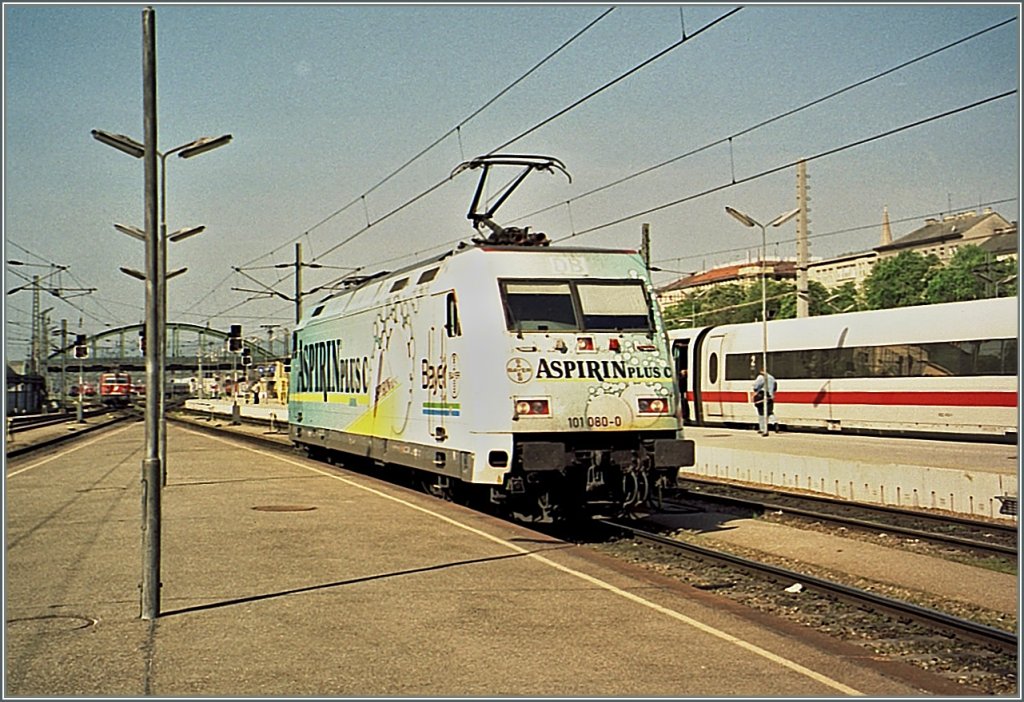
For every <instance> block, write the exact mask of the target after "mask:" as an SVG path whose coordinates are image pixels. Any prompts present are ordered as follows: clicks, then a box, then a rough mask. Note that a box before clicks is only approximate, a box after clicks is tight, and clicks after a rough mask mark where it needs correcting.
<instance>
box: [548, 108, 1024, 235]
mask: <svg viewBox="0 0 1024 702" xmlns="http://www.w3.org/2000/svg"><path fill="white" fill-rule="evenodd" d="M1016 94H1017V90H1016V89H1014V90H1008V91H1006V92H1003V93H999V94H998V95H992V96H990V97H987V98H983V99H981V100H976V101H975V102H972V103H969V104H967V105H962V106H960V107H957V108H954V109H951V110H946V111H944V112H940V113H938V114H935V115H932V116H930V117H925V118H923V119H919V120H916V121H914V122H910V123H908V124H904V125H901V126H899V127H895V128H893V129H888V130H886V131H884V132H880V133H878V134H875V135H872V136H869V137H864V138H862V139H856V140H854V141H851V142H849V143H846V144H843V145H841V146H836V147H833V148H831V149H826V150H824V151H821V152H819V153H816V154H813V155H811V156H805V157H801V158H798V159H796V160H793V161H787V162H786V163H784V164H781V165H778V166H774V167H772V168H768V169H765V170H763V171H760V172H758V173H754V174H752V175H749V176H746V177H743V178H738V179H737V178H735V177H733V178H732V179H731V180H730V181H729V182H726V183H721V184H719V185H716V186H713V187H711V188H707V189H705V190H702V191H700V192H696V193H693V194H691V195H687V196H686V197H681V198H678V199H675V200H671V201H669V202H666V203H663V204H661V205H656V206H655V207H649V208H647V209H645V210H641V211H639V212H634V213H632V214H629V215H625V216H623V217H619V218H617V219H614V220H611V221H609V222H605V223H603V224H598V225H595V226H593V227H589V228H587V229H582V230H580V231H578V232H575V233H574V234H569V235H567V236H564V237H562V238H560V239H556V240H555V242H556V243H557V242H561V241H565V240H567V239H572V238H575V237H578V236H583V235H585V234H591V233H593V232H596V231H600V230H602V229H607V228H608V227H613V226H615V225H617V224H622V223H623V222H628V221H630V220H633V219H637V218H638V217H644V216H646V215H649V214H653V213H654V212H659V211H661V210H665V209H668V208H670V207H675V206H676V205H681V204H683V203H684V202H690V201H691V200H696V199H697V198H701V197H706V196H708V195H711V194H712V193H717V192H721V191H723V190H726V189H728V188H732V187H734V186H736V185H741V184H743V183H749V182H751V181H754V180H758V179H760V178H764V177H766V176H769V175H772V174H774V173H778V172H780V171H784V170H787V169H789V168H794V167H795V166H796V165H797V164H798V163H800V162H801V161H804V162H808V163H809V162H811V161H816V160H818V159H822V158H826V157H828V156H833V155H835V154H837V153H840V152H842V151H847V150H849V149H853V148H857V147H859V146H864V145H865V144H869V143H871V142H873V141H878V140H879V139H884V138H886V137H890V136H892V135H894V134H899V133H900V132H904V131H906V130H908V129H913V128H915V127H920V126H921V125H924V124H928V123H929V122H934V121H936V120H940V119H945V118H946V117H950V116H952V115H956V114H960V113H961V112H966V111H968V110H972V109H974V108H976V107H981V106H982V105H987V104H988V103H990V102H994V101H996V100H1002V99H1003V98H1007V97H1009V96H1011V95H1016Z"/></svg>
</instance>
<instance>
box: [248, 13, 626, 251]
mask: <svg viewBox="0 0 1024 702" xmlns="http://www.w3.org/2000/svg"><path fill="white" fill-rule="evenodd" d="M615 9H616V8H615V7H610V8H608V9H606V10H605V11H604V12H602V13H601V14H600V15H598V16H597V17H596V18H594V19H593V20H591V21H590V22H588V23H587V24H586V25H585V26H584V27H583V28H582V29H580V30H578V31H577V32H576V33H575V34H573V35H572V36H571V37H569V38H568V39H566V40H565V41H564V42H562V44H561V45H559V46H558V48H556V49H554V50H553V51H551V52H550V53H549V54H548V55H547V56H545V57H544V58H542V59H541V60H540V61H538V62H537V63H536V64H534V65H533V66H532V67H531V68H530V69H529V70H528V71H526V72H525V73H523V74H522V75H521V76H519V77H518V78H516V79H515V80H513V81H512V82H511V83H509V84H508V85H507V86H505V87H504V88H502V89H501V90H500V91H498V92H497V93H496V94H495V95H494V96H493V97H491V98H490V99H488V100H487V101H485V102H484V103H483V104H482V105H480V106H479V107H477V108H476V109H475V110H474V111H473V112H472V113H470V114H469V116H467V117H464V118H463V119H462V120H460V121H459V122H458V123H457V124H456V125H455V126H454V127H452V128H450V129H449V130H448V131H446V132H445V133H444V134H442V135H441V136H439V137H437V138H436V139H435V140H434V141H432V142H431V143H430V144H428V145H427V146H425V147H424V148H423V149H421V150H420V151H419V152H417V153H416V154H415V155H414V156H412V157H411V158H409V159H408V160H407V161H406V162H405V163H403V164H402V165H400V166H399V167H398V168H396V169H394V170H393V171H391V173H389V174H388V175H386V176H384V177H383V178H382V179H380V180H379V181H377V182H376V183H374V184H373V185H372V186H370V188H369V189H367V190H366V191H365V192H363V193H362V194H361V195H359V196H358V197H356V198H354V199H352V200H351V201H350V202H349V203H348V204H346V205H344V206H343V207H340V208H338V209H337V210H335V211H334V212H332V213H330V214H329V215H327V216H326V217H324V218H323V219H321V220H320V221H318V222H316V223H315V224H313V225H312V226H311V227H309V228H307V229H306V230H305V231H304V232H303V233H302V234H301V235H300V236H299V237H296V239H295V240H294V241H298V239H300V238H301V237H302V236H308V235H309V234H310V232H312V231H313V230H315V229H317V228H319V227H321V226H323V225H324V224H326V223H327V222H329V221H330V220H332V219H334V218H335V217H337V216H338V215H340V214H341V213H343V212H345V211H346V210H348V209H349V208H350V207H352V206H353V205H355V204H357V203H359V202H360V201H362V200H363V199H364V198H365V197H366V196H367V195H370V194H371V193H373V192H374V191H375V190H377V189H378V188H380V187H381V186H382V185H384V184H385V183H387V182H388V181H390V180H391V179H392V178H394V177H395V176H396V175H398V174H399V173H401V172H402V171H404V170H405V169H406V168H408V167H409V166H411V165H412V164H413V163H415V162H416V161H418V160H419V159H420V158H422V157H423V156H424V155H426V154H427V153H429V152H430V151H431V150H432V149H434V148H435V147H436V146H438V145H439V144H440V143H441V142H443V141H444V140H445V139H447V138H448V137H450V136H451V135H452V134H456V133H458V132H459V131H460V129H461V128H462V127H464V126H466V124H468V123H469V122H470V121H472V120H473V119H474V118H475V117H477V116H478V115H480V114H481V113H482V112H484V110H486V109H487V108H488V107H490V106H491V105H493V104H494V103H495V102H497V101H498V100H499V99H500V98H502V97H503V96H504V95H505V94H506V93H508V92H509V91H510V90H512V89H513V88H515V87H516V86H517V85H519V84H520V83H522V82H523V81H524V80H526V78H528V77H529V76H530V75H532V74H533V73H534V72H536V71H537V70H538V69H540V68H541V67H542V66H543V65H544V64H546V63H547V62H548V61H550V60H551V59H552V58H554V57H555V56H556V55H558V54H559V53H561V52H562V51H563V50H564V49H566V48H567V47H568V46H570V45H571V44H572V43H573V42H575V41H576V40H577V39H579V38H580V37H581V36H583V35H584V34H585V33H586V32H587V31H589V30H590V29H591V28H593V27H594V25H596V24H597V23H598V22H600V21H601V20H603V19H604V18H605V17H607V16H608V15H609V14H611V13H612V12H613V11H614V10H615ZM367 219H368V220H369V216H368V217H367ZM378 221H379V220H378ZM294 241H292V242H289V243H294ZM284 246H287V244H286V245H284ZM284 246H281V247H278V248H276V249H274V250H273V251H271V252H270V253H267V254H263V255H261V256H259V257H257V258H255V259H253V260H252V261H249V262H248V263H244V264H242V267H243V268H244V267H247V266H248V265H249V264H251V263H253V262H255V261H258V260H260V259H262V258H266V257H267V256H272V255H274V254H275V253H277V252H278V251H280V250H281V249H282V248H284Z"/></svg>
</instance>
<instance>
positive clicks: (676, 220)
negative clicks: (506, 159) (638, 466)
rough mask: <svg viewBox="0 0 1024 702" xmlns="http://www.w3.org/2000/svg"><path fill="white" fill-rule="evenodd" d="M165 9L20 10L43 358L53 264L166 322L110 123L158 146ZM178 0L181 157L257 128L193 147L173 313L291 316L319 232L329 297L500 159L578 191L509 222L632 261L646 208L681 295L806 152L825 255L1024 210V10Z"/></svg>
mask: <svg viewBox="0 0 1024 702" xmlns="http://www.w3.org/2000/svg"><path fill="white" fill-rule="evenodd" d="M144 7H145V5H135V4H102V5H81V4H74V5H70V4H69V5H54V4H18V3H5V5H4V16H3V32H4V58H3V78H4V101H3V112H4V124H3V130H4V134H3V141H4V173H3V190H4V220H3V221H4V224H3V227H4V259H5V261H7V262H8V263H7V264H6V265H5V268H4V283H5V290H6V291H8V294H7V295H5V299H4V307H5V309H4V312H5V314H4V319H5V322H4V353H5V357H6V358H7V359H8V360H23V359H24V358H25V357H26V356H27V354H28V348H29V342H28V340H29V336H30V330H31V310H32V292H31V290H29V289H26V288H24V287H22V286H25V285H26V282H28V281H31V279H32V276H34V275H39V276H41V277H42V279H43V283H42V285H43V286H44V290H45V291H47V292H44V293H43V296H42V298H43V299H42V301H41V302H42V304H41V307H42V309H46V308H48V307H52V310H51V311H50V313H49V318H50V324H51V326H53V327H55V328H59V324H60V320H61V319H67V320H68V329H69V330H70V331H71V332H78V331H81V332H83V333H86V334H90V335H91V334H96V333H100V332H102V331H104V330H107V329H111V328H116V327H120V326H122V325H128V324H136V323H138V322H141V321H142V320H143V319H144V316H145V295H144V292H145V291H144V287H145V286H144V284H143V283H141V282H139V281H137V280H135V279H133V278H130V277H128V276H126V275H124V274H123V273H121V272H120V271H119V268H120V267H129V268H134V269H137V270H145V258H144V245H143V243H142V242H140V241H137V240H135V239H132V238H130V237H128V236H125V235H124V234H121V233H119V232H118V231H116V230H115V229H114V228H113V224H114V223H122V224H128V225H133V226H137V227H140V228H141V227H143V226H144V216H145V205H144V202H145V201H144V194H145V190H144V171H143V160H142V159H133V158H132V157H130V156H128V155H126V154H124V153H121V152H119V151H117V150H115V149H113V148H110V147H109V146H106V145H104V144H102V143H100V142H98V141H96V140H94V139H93V138H92V137H91V135H90V133H91V130H93V129H100V130H103V131H107V132H112V133H116V134H124V135H127V136H130V137H131V138H133V139H135V140H136V141H140V142H141V141H143V140H144V133H143V70H142V15H143V9H144ZM151 7H153V8H154V10H155V18H156V22H155V26H156V43H157V51H156V56H157V99H158V110H157V123H158V132H159V133H158V140H157V144H158V146H157V149H158V151H160V152H163V153H166V152H169V151H171V150H172V149H175V148H176V147H178V146H181V145H184V144H187V143H189V142H191V141H193V140H195V139H197V138H200V137H203V136H219V135H222V134H231V135H232V140H231V142H230V143H229V144H228V145H226V146H223V147H221V148H218V149H216V150H214V151H210V152H207V153H204V154H201V155H199V156H196V157H194V158H190V159H180V158H178V157H177V156H170V157H168V158H167V183H166V186H167V187H166V192H167V199H166V212H167V228H168V231H169V232H173V231H175V230H178V229H181V228H184V227H191V226H198V225H203V226H205V227H206V230H205V231H204V232H203V233H202V234H201V235H199V236H194V237H191V238H189V239H186V240H183V241H181V242H177V243H171V244H169V246H168V270H175V269H178V268H181V267H187V268H188V271H187V273H185V274H184V275H181V276H178V277H176V278H173V279H171V280H170V281H168V285H167V294H168V302H167V307H168V321H170V322H187V323H191V324H198V325H207V324H208V325H209V326H211V327H213V328H216V329H220V330H222V331H227V329H228V328H229V326H230V325H231V324H242V325H243V333H244V334H245V335H246V336H248V335H257V334H258V335H260V336H263V335H265V333H266V328H265V327H264V326H263V325H281V326H280V327H278V329H279V330H287V329H288V328H289V327H290V326H291V325H292V324H293V321H294V314H295V311H294V310H295V306H294V303H293V302H292V301H291V298H294V292H295V280H294V276H293V268H292V267H285V268H280V267H277V266H280V265H281V264H291V263H293V262H294V259H295V244H296V242H300V243H301V244H302V251H303V259H304V261H305V262H306V263H315V264H319V265H320V266H321V267H320V268H305V269H304V270H303V290H304V292H309V291H312V290H313V289H314V288H317V287H319V286H323V285H325V284H328V283H330V282H332V281H334V280H336V279H338V278H339V277H341V276H344V275H346V274H351V273H352V271H353V270H354V269H357V272H358V273H373V272H376V271H379V270H384V269H389V270H394V269H395V268H398V267H401V266H404V265H408V264H411V263H415V262H416V261H417V260H418V259H423V258H426V257H429V256H434V255H438V254H440V253H442V252H443V251H445V250H446V249H450V248H452V247H453V246H455V245H456V244H457V243H458V242H460V241H468V240H469V239H471V238H472V237H473V236H475V235H476V232H475V231H474V230H473V228H472V226H471V223H470V221H469V220H468V219H467V218H466V213H467V210H468V208H469V204H470V200H471V198H472V195H473V192H474V189H475V188H476V185H477V179H478V175H479V171H476V170H474V171H467V172H463V173H461V174H459V175H457V176H456V177H454V178H449V175H450V174H451V172H452V170H453V169H454V168H455V167H456V166H457V165H458V164H460V163H461V162H463V161H466V160H468V159H471V158H474V157H476V156H479V155H482V154H486V153H489V152H492V151H494V150H495V149H499V147H500V149H499V152H500V153H515V154H540V155H546V156H553V157H555V158H557V159H559V160H561V161H562V162H563V163H564V164H565V166H566V169H567V170H568V172H569V174H570V175H571V178H572V179H571V182H570V181H569V180H568V179H567V178H566V177H565V176H563V175H561V174H558V173H556V174H548V173H541V172H534V173H532V174H530V176H529V177H528V178H527V179H526V181H525V183H524V184H523V186H522V187H521V188H520V189H519V190H517V191H516V192H515V193H514V194H513V195H512V196H511V198H510V199H509V200H508V201H507V202H506V203H505V204H504V205H503V206H502V208H501V209H500V210H499V211H498V213H497V214H496V217H495V219H496V220H497V221H498V222H500V223H501V224H505V225H510V224H514V225H516V226H529V227H530V228H531V230H532V231H539V232H544V233H546V234H547V235H548V236H549V238H551V239H552V240H554V241H555V242H557V243H559V244H560V245H571V246H598V247H615V248H622V247H628V248H638V247H639V245H640V240H641V227H642V224H644V223H647V224H649V226H650V232H651V259H652V265H654V266H655V267H657V268H660V269H662V270H661V271H659V272H657V273H655V277H654V280H655V283H656V285H662V284H666V283H668V282H671V281H672V280H674V279H676V278H678V277H680V275H681V274H682V273H685V272H691V271H700V270H706V269H708V268H712V267H715V266H718V265H724V264H727V263H731V262H735V261H740V260H756V258H757V256H758V249H759V247H760V244H761V241H760V239H761V237H760V230H759V229H748V228H745V227H743V226H742V225H740V223H739V222H737V221H736V220H734V219H732V218H730V217H729V216H728V215H727V214H726V213H725V207H726V206H731V207H734V208H736V209H738V210H740V211H742V212H744V213H746V214H748V215H749V216H751V217H752V218H754V219H755V220H757V221H759V222H764V223H767V222H769V221H770V220H771V219H773V218H774V217H775V216H776V215H778V214H781V213H783V212H787V211H789V210H791V209H793V208H794V207H796V206H797V202H796V168H795V167H794V166H793V164H795V163H796V162H797V161H798V160H800V159H805V160H806V162H807V173H808V176H809V184H810V214H809V233H810V255H811V257H812V258H813V259H823V258H829V257H832V256H837V255H840V254H844V253H849V252H854V251H862V250H866V249H870V248H871V247H873V246H876V245H878V244H879V243H880V237H881V222H882V216H883V215H882V213H883V209H887V210H888V215H889V219H890V222H891V227H892V232H893V236H894V237H899V236H902V235H905V234H908V233H910V232H911V231H913V230H914V229H917V228H918V227H920V226H922V225H923V223H924V219H925V218H926V217H933V216H936V215H938V214H943V213H950V212H959V211H964V210H969V209H977V208H979V207H986V206H987V207H991V208H992V209H993V210H994V211H996V212H998V213H999V214H1001V215H1002V216H1003V217H1005V218H1006V219H1007V220H1010V221H1018V220H1019V207H1020V203H1019V193H1020V128H1021V122H1020V97H1019V93H1018V92H1017V91H1018V88H1019V86H1020V65H1021V64H1020V21H1019V13H1020V5H1019V4H1018V3H1014V4H987V5H986V4H965V5H937V4H924V5H909V4H891V5H854V4H833V5H807V4H802V3H801V4H795V5H766V4H752V5H746V6H743V7H742V8H741V7H740V6H738V5H724V4H723V5H675V4H647V5H635V4H622V5H617V6H612V5H598V4H582V3H572V4H555V3H551V4H506V5H493V4H481V5H473V4H459V5H444V4H434V5H419V4H403V5H395V4H392V5H389V4H378V5H364V4H309V5H273V4H260V5H242V4H239V5H211V4H177V5H171V4H168V5H163V4H159V3H157V4H153V5H151ZM1000 23H1005V24H1002V26H997V25H999V24H1000ZM985 30H988V31H985ZM979 33H980V34H979ZM975 34H978V36H975V37H973V38H970V39H967V38H968V37H971V36H972V35H975ZM961 40H963V41H961ZM955 42H960V43H958V44H956V45H955V46H952V47H951V48H944V47H947V46H948V45H950V44H954V43H955ZM903 64H907V65H906V66H904V67H902V68H898V70H893V69H897V67H900V66H903ZM492 100H493V101H492ZM976 103H980V104H976ZM972 105H973V107H972ZM481 108H483V109H481ZM939 115H944V116H941V117H938V116H939ZM918 122H920V124H918V125H917V126H914V127H911V128H904V127H906V126H907V125H912V124H914V123H918ZM428 147H430V148H428ZM414 157H416V158H415V159H414ZM412 159H414V160H412ZM410 160H412V162H411V164H409V165H407V166H405V164H407V163H408V162H410ZM662 164H664V165H662ZM403 166H405V167H403ZM655 166H659V167H657V168H654V167H655ZM396 171H397V174H396ZM392 174H394V175H392ZM514 174H515V171H511V170H508V169H502V170H501V171H500V172H499V173H497V174H496V175H495V176H494V179H493V180H494V182H495V183H496V184H501V183H502V182H504V180H505V179H506V178H511V177H512V176H513V175H514ZM627 178H628V179H627ZM623 179H627V180H623ZM620 181H622V182H620ZM435 186H437V187H436V188H435ZM427 191H430V192H429V194H427V195H425V196H423V197H420V198H418V199H417V196H419V195H421V194H422V193H425V192H427ZM410 203H411V204H410ZM403 205H404V207H403ZM795 242H796V227H795V223H794V221H792V220H791V221H790V222H789V223H788V224H786V225H783V226H782V227H780V228H778V229H770V230H769V232H768V256H769V257H790V258H792V257H795V255H796V243H795ZM10 261H19V262H21V264H23V265H16V264H11V263H10ZM24 264H27V265H24ZM54 265H58V266H66V267H67V268H66V269H62V270H59V271H58V270H57V269H55V268H53V266H54ZM236 269H240V271H236ZM29 287H31V286H29ZM19 288H20V289H19ZM233 288H241V289H243V290H242V291H239V290H235V289H233ZM12 290H15V292H11V291H12ZM84 290H90V291H91V292H88V293H85V294H83V291H84ZM268 290H273V291H276V293H277V294H276V295H273V294H267V291H268ZM246 291H263V294H258V293H254V292H246ZM47 293H48V294H47ZM323 294H324V292H323V291H321V292H319V293H315V294H309V295H306V298H305V301H306V303H307V305H309V304H311V303H312V302H313V301H315V300H317V299H320V298H321V297H322V296H323ZM272 333H274V332H272Z"/></svg>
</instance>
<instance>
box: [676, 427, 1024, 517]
mask: <svg viewBox="0 0 1024 702" xmlns="http://www.w3.org/2000/svg"><path fill="white" fill-rule="evenodd" d="M685 434H686V438H688V439H692V440H693V441H694V442H695V443H696V446H697V449H696V464H695V465H694V466H692V467H690V468H686V469H684V470H683V471H681V472H680V476H681V477H685V476H686V475H693V476H696V477H706V478H714V479H725V480H734V481H737V482H742V483H750V484H754V485H761V486H773V487H779V488H786V489H794V490H805V491H808V492H813V493H816V494H820V495H828V496H830V497H835V498H839V499H844V500H851V501H855V502H864V503H868V504H883V505H891V506H897V507H905V508H912V509H929V510H939V511H944V512H950V513H954V514H960V515H964V516H969V517H980V518H986V519H999V520H1007V519H1009V520H1016V519H1017V513H1016V504H1017V497H1018V492H1019V475H1020V471H1019V466H1020V462H1019V453H1018V446H1016V445H1012V444H997V443H976V442H967V441H946V440H924V439H909V438H902V437H875V436H850V435H846V434H844V435H835V434H813V433H797V432H786V431H783V432H781V433H775V432H772V433H770V434H769V435H768V436H761V435H760V434H759V433H758V432H757V431H755V430H753V429H750V430H739V429H728V428H718V427H715V428H706V427H686V429H685ZM1000 498H1002V499H1000ZM1007 504H1010V505H1012V506H1013V508H1014V509H1013V511H1012V513H1010V514H1005V513H1003V512H1002V511H1001V510H1003V508H1004V505H1007Z"/></svg>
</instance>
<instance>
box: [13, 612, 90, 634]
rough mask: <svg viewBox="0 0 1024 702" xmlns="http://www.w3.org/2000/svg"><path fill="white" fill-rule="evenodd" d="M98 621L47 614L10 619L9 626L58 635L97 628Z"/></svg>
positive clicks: (73, 616) (74, 616) (73, 615)
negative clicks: (92, 627)
mask: <svg viewBox="0 0 1024 702" xmlns="http://www.w3.org/2000/svg"><path fill="white" fill-rule="evenodd" d="M97 621H98V620H96V619H93V618H92V617H81V616H78V615H76V614H45V615H43V616H41V617H22V618H20V619H8V620H7V626H8V627H12V626H13V627H18V628H22V629H31V630H32V631H36V632H40V633H43V634H51V633H52V634H56V633H60V632H63V631H74V630H75V629H87V628H89V627H90V626H95V624H96V622H97Z"/></svg>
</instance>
